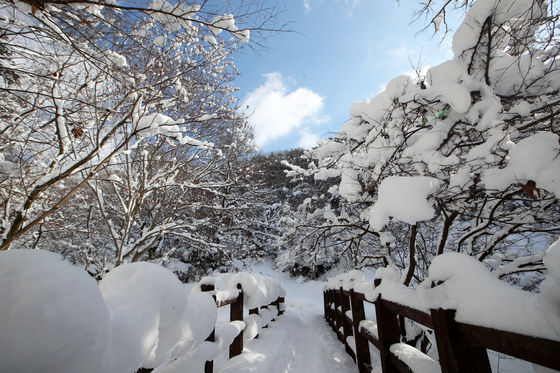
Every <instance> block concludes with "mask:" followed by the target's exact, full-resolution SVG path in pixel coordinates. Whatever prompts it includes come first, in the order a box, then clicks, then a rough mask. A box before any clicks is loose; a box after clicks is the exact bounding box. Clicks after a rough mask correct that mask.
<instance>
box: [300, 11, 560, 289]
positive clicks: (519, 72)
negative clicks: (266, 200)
mask: <svg viewBox="0 0 560 373" xmlns="http://www.w3.org/2000/svg"><path fill="white" fill-rule="evenodd" d="M443 3H444V5H442V7H445V6H451V5H449V4H450V3H451V2H443ZM464 4H466V5H465V6H470V4H468V2H464ZM429 5H431V6H433V7H434V8H433V9H436V8H437V4H435V3H434V2H429ZM439 9H443V8H439ZM442 12H443V11H438V12H437V14H435V15H434V20H433V22H435V24H436V25H437V26H438V27H439V25H440V24H439V23H438V22H440V21H441V19H436V16H437V15H438V14H440V13H441V15H442V16H443V15H444V14H443V13H442ZM558 15H559V12H558V9H557V8H556V6H555V3H553V2H552V3H550V4H549V3H548V2H546V1H541V0H477V1H476V2H474V3H473V4H472V6H470V8H469V9H468V12H467V14H466V16H465V19H464V21H463V23H462V24H461V25H460V26H459V28H458V29H457V31H456V32H455V34H454V36H453V41H452V50H453V53H454V55H455V57H454V58H453V59H452V60H450V61H447V62H444V63H442V64H441V65H439V66H435V67H432V68H430V69H429V70H428V72H427V73H426V76H420V77H418V78H417V79H416V80H414V79H412V78H411V77H410V76H400V77H397V78H395V79H393V80H392V81H390V82H389V83H388V84H387V88H386V89H385V91H384V92H382V93H380V94H379V95H377V96H376V97H374V98H372V99H371V100H369V99H368V100H365V101H361V102H357V103H355V104H353V105H352V107H351V108H350V117H351V119H350V121H348V122H347V123H346V124H345V125H344V126H343V128H342V130H341V131H340V132H339V133H338V134H337V135H335V136H334V137H333V138H332V139H330V140H328V141H326V142H325V143H324V144H322V145H320V146H319V147H317V148H315V149H313V150H312V151H310V152H309V154H308V156H309V157H310V158H312V159H314V160H315V163H314V165H313V166H312V167H309V168H308V169H307V170H300V172H302V173H305V174H308V175H314V177H315V178H317V179H322V178H325V177H332V176H340V177H341V182H340V184H339V187H338V192H339V193H340V194H341V195H342V197H343V198H345V200H346V201H347V202H348V203H351V204H353V205H355V206H356V209H357V210H356V213H354V214H353V215H352V216H351V219H350V222H349V223H348V224H351V225H359V226H360V227H361V228H362V229H363V230H364V231H365V230H367V231H371V232H372V233H371V236H372V237H373V241H376V242H377V243H376V244H373V245H370V244H369V243H368V245H369V247H364V251H367V250H370V253H369V254H366V255H370V256H377V255H384V256H385V257H386V258H387V260H388V261H392V262H394V263H395V264H397V265H398V266H400V267H401V270H402V271H403V282H405V283H406V284H409V283H411V282H412V281H413V280H414V279H415V281H420V280H421V279H422V278H423V277H424V276H425V275H426V272H425V269H426V268H427V264H429V262H430V261H431V259H432V258H433V257H434V256H435V255H438V254H441V253H443V252H444V251H446V250H456V251H461V252H466V253H468V254H470V255H473V256H475V257H476V258H478V259H479V260H481V261H485V262H486V263H487V264H488V265H490V266H491V267H493V269H494V273H495V274H496V276H499V277H504V276H507V275H512V274H516V273H517V274H521V273H523V272H528V271H537V272H539V271H541V270H543V269H544V267H543V264H542V258H543V255H544V254H543V252H544V250H545V248H546V247H547V246H546V243H547V242H548V243H550V242H551V239H552V238H553V237H556V236H557V235H558V232H559V229H560V226H559V225H558V217H559V216H558V212H559V205H558V200H557V195H560V189H559V185H560V184H559V183H558V182H559V181H560V159H559V158H558V154H559V150H560V146H559V144H558V131H559V122H558V120H557V118H556V116H557V114H558V111H559V110H560V105H559V104H560V100H559V99H560V96H559V89H560V74H559V73H560V71H559V67H560V66H559V65H558V62H557V61H556V57H557V56H558V50H559V49H558V47H559V45H558V36H557V34H556V33H555V27H556V26H555V25H556V22H557V19H558ZM294 171H297V169H296V168H294ZM325 229H330V228H325ZM376 236H379V239H378V240H376V239H375V237H376ZM352 264H353V263H352ZM533 273H534V272H533ZM538 278H539V276H535V275H534V274H533V275H529V276H526V277H523V276H521V275H514V276H511V277H510V279H511V280H512V281H514V282H515V281H521V285H523V286H527V287H530V286H532V284H533V283H534V282H535V281H536V280H538Z"/></svg>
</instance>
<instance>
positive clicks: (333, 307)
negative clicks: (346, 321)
mask: <svg viewBox="0 0 560 373" xmlns="http://www.w3.org/2000/svg"><path fill="white" fill-rule="evenodd" d="M335 291H336V290H333V289H331V290H329V312H330V313H331V328H332V330H334V332H335V333H336V302H335Z"/></svg>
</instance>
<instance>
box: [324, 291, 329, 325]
mask: <svg viewBox="0 0 560 373" xmlns="http://www.w3.org/2000/svg"><path fill="white" fill-rule="evenodd" d="M328 306H329V300H328V290H323V311H324V312H325V320H327V322H328V323H329V324H330V321H329V308H328Z"/></svg>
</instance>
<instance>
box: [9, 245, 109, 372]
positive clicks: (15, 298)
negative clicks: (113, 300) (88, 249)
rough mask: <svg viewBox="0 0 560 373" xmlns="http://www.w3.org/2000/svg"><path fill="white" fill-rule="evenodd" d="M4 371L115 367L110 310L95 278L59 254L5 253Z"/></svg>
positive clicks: (77, 370)
mask: <svg viewBox="0 0 560 373" xmlns="http://www.w3.org/2000/svg"><path fill="white" fill-rule="evenodd" d="M0 279H1V281H0V299H2V301H1V302H0V361H1V362H2V364H1V367H0V370H1V371H3V372H53V373H54V372H57V373H65V372H67V373H74V372H83V373H88V372H91V373H95V372H108V371H110V370H111V365H110V363H111V362H110V360H109V357H110V355H109V353H110V351H111V343H110V341H111V336H112V331H111V324H110V319H109V318H110V315H109V309H108V308H107V306H106V305H105V302H104V301H103V297H102V296H101V292H100V291H99V288H98V286H97V283H96V282H95V280H94V279H93V278H92V277H90V276H89V275H88V274H87V273H86V272H85V271H83V270H82V269H80V268H76V267H73V266H72V265H70V264H69V263H67V262H64V261H63V260H62V257H61V256H60V255H58V254H54V253H51V252H47V251H41V250H10V251H2V252H0Z"/></svg>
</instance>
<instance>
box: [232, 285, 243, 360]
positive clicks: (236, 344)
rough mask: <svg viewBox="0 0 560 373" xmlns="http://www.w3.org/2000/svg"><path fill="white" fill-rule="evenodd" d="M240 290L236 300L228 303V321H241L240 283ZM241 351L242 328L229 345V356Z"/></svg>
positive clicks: (238, 286)
mask: <svg viewBox="0 0 560 373" xmlns="http://www.w3.org/2000/svg"><path fill="white" fill-rule="evenodd" d="M237 288H238V289H239V290H240V291H239V295H238V296H237V300H236V301H235V302H233V303H232V304H231V305H230V308H229V320H230V321H243V289H242V288H241V284H237ZM242 351H243V330H242V331H241V332H240V333H239V334H238V335H237V337H235V339H234V340H233V343H232V344H231V345H230V346H229V358H230V359H231V358H232V357H234V356H237V355H240V354H241V352H242Z"/></svg>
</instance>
